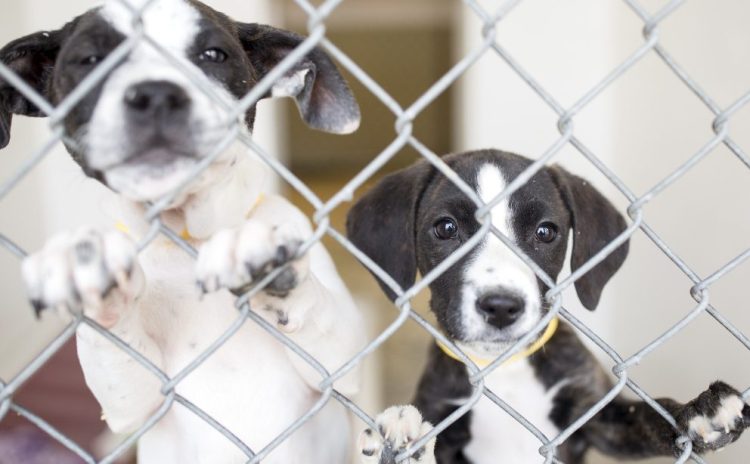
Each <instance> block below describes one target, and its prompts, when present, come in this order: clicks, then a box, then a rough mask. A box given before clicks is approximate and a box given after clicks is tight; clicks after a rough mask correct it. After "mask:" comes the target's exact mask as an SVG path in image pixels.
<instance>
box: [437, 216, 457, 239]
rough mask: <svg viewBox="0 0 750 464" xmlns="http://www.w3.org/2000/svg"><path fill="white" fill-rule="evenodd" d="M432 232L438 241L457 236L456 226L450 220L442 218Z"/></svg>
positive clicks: (454, 222)
mask: <svg viewBox="0 0 750 464" xmlns="http://www.w3.org/2000/svg"><path fill="white" fill-rule="evenodd" d="M434 230H435V236H436V237H437V238H439V239H440V240H450V239H452V238H456V235H458V224H456V221H454V220H453V219H451V218H442V219H440V220H438V222H436V223H435V226H434Z"/></svg>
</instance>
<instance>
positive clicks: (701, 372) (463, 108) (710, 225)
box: [454, 0, 750, 464]
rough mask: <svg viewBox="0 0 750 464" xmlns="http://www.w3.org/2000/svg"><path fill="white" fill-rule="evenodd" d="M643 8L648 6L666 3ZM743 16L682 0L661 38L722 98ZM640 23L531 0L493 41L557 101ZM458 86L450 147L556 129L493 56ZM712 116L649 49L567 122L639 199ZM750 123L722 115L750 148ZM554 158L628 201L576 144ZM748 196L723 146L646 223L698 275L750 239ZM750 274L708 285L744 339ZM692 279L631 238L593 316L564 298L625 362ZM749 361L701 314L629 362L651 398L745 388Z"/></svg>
mask: <svg viewBox="0 0 750 464" xmlns="http://www.w3.org/2000/svg"><path fill="white" fill-rule="evenodd" d="M483 3H484V4H487V5H490V4H497V3H498V2H497V1H487V2H483ZM644 3H646V4H647V5H648V6H649V8H656V7H658V6H659V5H661V3H663V2H644ZM657 3H658V5H657ZM749 18H750V4H748V3H747V2H743V1H741V0H732V1H723V2H685V4H684V5H683V6H682V7H681V8H680V9H679V10H678V11H677V12H676V13H675V14H674V15H673V16H672V17H670V18H669V19H668V20H667V21H665V22H664V24H663V28H662V34H661V38H662V43H663V45H664V46H665V47H666V48H667V49H668V50H669V51H670V52H671V53H672V54H673V55H674V56H675V57H676V59H677V60H678V61H679V62H680V63H682V64H683V65H684V66H685V68H686V69H687V71H688V72H689V74H690V75H692V76H693V77H694V78H695V79H696V80H697V81H698V82H699V83H700V84H701V85H702V86H703V87H704V88H705V89H706V90H707V91H708V92H709V94H711V95H712V96H713V97H714V98H716V99H717V101H718V102H719V104H720V105H721V106H723V107H726V106H727V105H729V104H730V103H731V102H732V101H733V100H734V99H737V98H739V97H740V96H741V95H742V94H743V93H744V92H746V91H747V90H748V82H750V42H749V41H748V40H747V35H746V32H747V26H746V25H747V20H748V19H749ZM642 26H643V24H642V23H641V22H640V20H639V19H638V18H637V17H636V16H635V15H634V14H633V13H632V12H631V11H630V10H629V9H628V8H627V7H626V5H625V3H624V2H601V1H599V0H564V1H560V0H540V1H536V2H522V3H521V4H520V6H518V7H517V9H516V10H514V11H513V12H512V13H511V15H510V16H509V17H508V18H507V20H506V21H504V22H502V23H501V24H500V26H499V28H498V30H499V33H498V38H499V42H500V43H501V44H503V46H504V47H505V48H506V49H508V50H509V51H510V52H511V54H512V55H513V56H514V57H515V58H516V60H517V61H518V62H520V63H521V64H522V66H524V67H525V68H526V70H527V71H529V72H530V73H531V74H532V75H533V76H535V77H536V79H537V80H538V81H539V82H540V83H541V85H542V86H544V87H545V88H546V89H547V90H548V91H549V92H550V93H551V94H552V95H553V96H555V98H556V99H557V100H558V101H559V102H560V103H561V104H562V105H571V104H572V103H573V102H575V101H576V100H577V99H578V98H579V97H580V96H582V95H583V94H584V93H585V92H586V91H587V89H589V88H591V87H592V86H593V85H594V84H596V83H597V82H598V81H599V80H600V79H601V78H603V77H604V76H605V75H606V74H607V73H608V72H609V71H610V70H612V69H613V68H614V67H615V66H616V65H617V64H619V63H620V62H622V61H623V60H624V59H625V58H626V57H627V56H628V55H629V54H630V53H632V52H633V51H635V50H636V49H637V47H638V46H640V45H641V44H642V43H643V39H642V37H641V35H640V31H641V28H642ZM463 28H464V32H463V34H462V37H463V39H462V41H461V43H459V44H458V48H459V50H463V51H464V52H466V51H467V50H470V49H471V48H472V47H476V46H477V45H478V43H479V42H478V39H479V32H478V31H479V26H478V25H477V22H476V21H475V19H474V17H473V15H472V14H471V13H470V12H469V11H468V10H467V11H466V12H465V14H464V18H463ZM459 95H460V96H461V98H459V101H458V105H459V107H460V109H459V110H458V111H456V112H455V115H454V117H455V118H456V129H457V131H458V133H457V138H458V140H459V142H458V146H457V147H456V148H457V149H468V148H480V147H487V146H493V147H500V148H504V149H507V150H512V151H516V152H519V153H521V154H525V155H527V156H531V157H538V156H540V155H541V154H542V153H543V152H544V150H546V149H547V148H548V147H549V146H550V145H551V144H552V143H553V142H554V141H555V140H556V138H557V137H558V136H559V134H558V132H557V129H556V121H557V116H556V115H555V114H554V113H553V112H552V111H551V110H550V109H549V108H548V107H546V106H545V104H544V103H543V101H542V100H541V99H540V98H539V97H537V96H536V95H535V94H534V93H533V92H532V91H531V90H530V89H529V88H528V86H526V84H525V83H524V82H523V81H521V79H520V78H519V77H518V76H517V75H515V74H514V73H513V72H512V71H511V70H510V68H509V67H508V66H506V65H505V64H504V62H503V61H502V60H501V59H500V58H499V57H497V56H494V55H492V54H489V55H488V56H486V57H485V58H483V59H482V61H481V62H480V63H479V64H478V65H477V66H475V67H474V68H472V70H471V72H470V73H469V74H468V75H467V76H466V78H465V79H464V80H463V81H462V82H461V84H460V86H459ZM712 119H713V116H712V115H711V114H710V113H709V111H707V110H706V108H705V106H703V105H702V104H701V102H700V101H699V100H698V99H697V98H696V97H695V96H693V95H692V94H691V93H690V92H689V91H688V90H687V88H686V87H684V86H683V84H682V83H681V82H680V81H679V80H678V79H677V78H676V77H675V76H674V75H673V74H672V73H671V72H670V71H669V70H668V68H667V67H666V66H665V65H664V63H663V62H661V61H660V60H659V59H658V58H657V57H656V56H655V55H654V54H653V53H652V54H650V55H648V56H647V57H646V58H645V59H644V60H643V61H642V62H640V63H639V64H638V65H636V66H635V67H634V68H633V69H632V70H631V71H630V72H628V74H627V75H626V76H624V77H623V78H621V79H619V80H618V81H617V82H616V83H615V84H614V85H612V86H611V87H610V88H608V89H607V90H605V91H604V92H603V93H602V95H601V96H600V97H598V98H597V99H596V100H595V101H594V102H592V103H591V104H590V105H589V106H587V107H586V108H585V109H584V110H583V111H582V112H581V113H580V115H579V116H577V117H576V118H575V134H576V135H577V136H578V137H579V138H580V139H581V140H582V141H583V142H584V144H585V145H587V146H588V147H589V148H591V149H592V150H593V151H594V153H596V154H597V156H599V157H600V158H601V159H602V160H603V161H604V162H605V163H606V164H607V165H608V166H610V167H611V168H612V169H614V170H615V171H616V172H617V173H618V174H619V175H620V176H621V177H622V179H623V180H624V181H625V183H626V184H628V185H629V186H630V187H631V188H632V189H633V190H634V191H635V192H636V194H637V195H640V194H643V193H644V192H645V191H646V190H648V188H649V187H650V186H652V185H654V184H655V183H657V182H658V181H659V180H660V179H662V178H664V177H665V176H667V175H668V174H669V173H670V172H671V171H672V170H674V169H675V168H676V167H677V166H679V165H680V163H682V162H684V161H685V160H687V159H688V158H689V157H690V156H691V155H693V154H694V153H695V152H696V151H697V150H698V149H699V148H700V147H701V146H702V145H703V144H705V143H706V142H707V141H708V140H709V139H710V138H711V136H712V135H713V133H712V132H711V121H712ZM748 123H750V110H747V109H745V110H743V111H740V112H739V113H738V115H737V117H736V118H734V119H732V121H731V124H730V127H731V132H732V136H733V137H734V138H735V139H736V141H737V142H738V143H739V144H740V145H742V146H744V147H745V149H748V148H750V132H749V131H748V129H750V126H749V125H748ZM556 161H558V162H560V163H562V164H563V165H565V166H567V167H569V168H570V169H571V170H573V171H574V172H577V173H579V174H582V175H584V176H587V177H589V178H590V179H591V180H592V182H593V183H594V184H595V185H596V186H598V187H599V188H600V189H602V190H604V191H605V192H606V193H607V194H608V196H609V197H610V198H612V199H613V200H615V202H616V203H617V204H618V205H620V206H621V207H623V210H624V208H625V207H626V201H625V199H624V198H623V196H622V195H620V194H619V193H618V191H617V190H616V189H614V188H612V186H611V185H609V184H608V182H607V181H606V179H605V178H604V177H603V176H601V175H600V174H598V173H597V172H596V171H595V170H594V169H592V167H591V166H590V165H589V164H588V163H587V162H586V161H585V160H584V159H583V158H582V157H581V156H580V155H579V154H578V153H577V151H576V150H575V149H573V148H572V147H570V146H568V147H566V148H565V149H564V150H562V151H561V152H560V153H559V155H558V156H557V158H556ZM749 197H750V170H748V169H747V168H746V167H744V166H743V165H742V164H740V163H739V162H738V161H737V159H736V158H734V157H733V156H732V155H731V154H730V152H729V151H728V150H727V149H726V148H724V147H721V148H718V149H716V150H715V151H714V152H713V153H711V155H710V156H709V158H707V159H706V160H704V161H703V162H702V163H700V164H699V165H698V167H697V168H696V170H695V171H693V172H691V173H689V174H688V175H687V176H685V177H684V178H683V179H682V180H680V181H679V182H678V183H677V184H675V185H674V186H673V187H672V188H670V189H669V190H667V191H666V192H665V193H664V194H663V195H660V196H659V197H658V198H657V199H656V200H654V201H653V202H652V203H651V204H649V205H647V206H646V207H645V209H644V214H645V220H646V221H647V223H649V224H650V225H651V226H652V227H653V228H654V229H655V230H656V231H657V232H658V233H659V234H660V235H662V237H663V238H664V239H665V240H666V241H667V242H668V243H669V244H670V245H671V246H672V247H673V248H674V250H675V251H676V252H677V253H679V254H680V255H681V256H682V257H683V258H684V259H685V260H686V261H687V262H688V263H689V264H690V266H691V267H693V269H694V270H695V271H696V272H698V274H699V275H701V276H704V277H705V276H707V275H708V274H710V273H711V272H713V271H714V270H716V269H718V268H719V267H721V266H722V265H723V264H724V263H726V262H728V261H729V260H730V259H731V258H732V257H734V256H736V255H738V254H740V253H741V252H742V251H744V250H746V249H747V248H748V246H750V239H749V238H748V237H750V206H748V203H747V201H746V200H747V198H749ZM748 278H750V263H747V262H746V263H745V264H744V265H743V266H741V267H739V268H737V269H736V270H735V271H734V272H733V273H731V274H730V275H728V276H727V277H725V278H724V279H722V281H720V282H718V283H717V284H716V285H715V286H714V287H713V288H712V290H711V301H712V302H713V303H714V304H715V306H716V308H718V309H719V310H720V311H721V312H722V313H723V314H724V315H725V316H727V317H728V318H729V319H730V320H732V321H733V322H734V323H735V324H736V325H737V326H738V327H739V328H740V329H742V330H744V332H745V333H746V334H747V333H750V313H748V311H747V309H748V304H747V297H746V291H745V289H746V287H745V286H746V285H747V282H748ZM690 286H691V283H690V281H689V280H688V279H687V278H686V277H685V276H684V274H682V273H681V272H680V271H679V270H677V269H676V268H675V267H674V266H673V265H672V264H671V262H670V261H669V260H668V259H667V258H666V257H664V256H663V255H662V254H661V253H660V252H659V251H658V250H657V249H656V247H655V246H654V245H653V244H652V243H651V242H650V241H649V240H648V239H647V238H646V237H645V235H644V234H642V233H638V234H636V236H635V238H634V239H633V241H632V246H631V253H630V257H629V258H628V261H627V262H626V264H625V266H624V269H623V270H622V271H621V272H620V273H619V274H618V275H617V276H616V278H615V279H614V280H613V281H612V282H611V284H610V286H609V288H608V290H607V291H606V292H605V294H604V297H603V299H602V304H601V305H600V309H599V310H598V311H597V312H595V313H588V312H586V311H585V310H583V309H582V308H581V306H580V305H579V303H578V301H577V298H576V296H575V294H574V293H572V292H567V293H566V294H565V300H564V301H565V305H566V307H569V308H570V309H572V310H573V312H574V313H575V314H576V315H577V316H579V317H581V318H582V319H583V320H584V321H585V322H586V323H587V324H589V325H590V326H591V327H593V328H595V329H596V331H597V332H598V333H599V334H600V335H601V336H603V338H604V339H605V340H606V341H608V342H609V343H610V344H611V345H612V346H613V347H614V348H615V349H617V350H618V351H619V352H620V353H621V354H622V355H623V356H624V357H627V356H629V355H632V354H633V353H635V352H636V351H637V350H638V349H639V348H640V347H642V346H644V345H645V344H647V343H648V342H649V341H651V340H653V339H654V338H656V337H657V336H658V335H659V334H660V333H662V332H663V331H665V330H666V329H667V328H668V327H670V325H671V324H672V323H674V322H676V321H677V320H678V319H679V318H680V317H681V316H683V315H685V314H686V313H687V312H688V311H690V309H692V308H693V307H694V306H695V305H696V303H695V302H694V301H693V300H692V299H691V298H690V295H689V289H690ZM598 353H600V354H601V352H600V351H599V352H598ZM749 360H750V353H749V352H748V351H747V350H746V349H745V348H744V347H743V346H742V345H741V344H740V343H738V342H737V341H736V340H735V339H733V338H732V337H731V336H730V335H729V334H728V333H727V332H726V331H724V330H723V329H722V328H720V327H719V326H718V325H717V324H716V322H715V321H714V320H713V319H711V318H709V317H706V316H701V317H699V318H698V319H697V320H696V321H695V322H694V323H693V324H691V325H690V326H689V327H688V328H687V329H686V330H685V331H683V332H682V333H680V334H679V335H678V336H676V337H675V338H674V340H672V341H671V342H669V343H668V344H667V345H665V346H664V347H662V348H660V349H658V350H657V351H656V352H655V353H653V354H652V355H650V356H648V357H647V358H646V359H645V360H644V361H643V362H642V364H641V365H640V366H638V367H636V368H634V369H632V372H631V378H633V379H634V380H636V381H637V382H638V383H639V384H640V385H641V386H642V387H644V388H646V389H647V391H649V392H650V393H652V394H653V395H654V396H657V397H658V396H673V397H675V398H677V399H679V400H688V399H690V398H691V397H693V396H694V395H696V394H697V393H698V392H700V391H702V390H703V389H704V388H705V387H706V386H707V385H708V383H709V382H711V381H713V380H715V379H717V378H721V379H725V380H727V381H729V382H730V383H733V384H734V385H736V386H737V387H738V388H747V387H748V386H750V370H748V369H747V365H748V361H749ZM607 365H608V366H611V362H609V363H607ZM748 451H750V441H748V440H747V439H745V440H742V441H741V442H740V443H739V444H737V445H736V446H732V447H730V448H729V449H727V450H726V451H724V452H722V453H720V454H717V455H715V456H711V457H710V458H709V461H710V462H712V463H726V464H729V463H732V464H735V463H738V462H745V460H746V456H747V453H748ZM540 462H541V461H540ZM594 462H600V461H594ZM601 462H604V461H601ZM607 462H609V461H607ZM655 462H665V463H666V462H673V461H672V460H663V461H655Z"/></svg>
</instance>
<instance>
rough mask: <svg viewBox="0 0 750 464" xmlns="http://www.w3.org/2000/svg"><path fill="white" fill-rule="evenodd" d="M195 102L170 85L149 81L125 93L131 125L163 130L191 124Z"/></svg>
mask: <svg viewBox="0 0 750 464" xmlns="http://www.w3.org/2000/svg"><path fill="white" fill-rule="evenodd" d="M191 103H192V102H191V100H190V97H188V94H187V93H186V92H185V90H184V89H183V88H182V87H180V86H178V85H177V84H174V83H172V82H167V81H147V82H141V83H139V84H135V85H133V86H131V87H130V88H128V90H126V91H125V97H124V104H125V109H126V114H127V118H128V122H129V123H130V124H131V125H134V126H142V127H151V128H153V127H154V126H156V127H157V128H160V129H162V130H165V129H168V128H169V127H177V126H183V127H184V125H185V124H187V121H188V117H189V116H190V107H191Z"/></svg>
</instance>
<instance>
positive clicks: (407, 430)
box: [357, 406, 436, 464]
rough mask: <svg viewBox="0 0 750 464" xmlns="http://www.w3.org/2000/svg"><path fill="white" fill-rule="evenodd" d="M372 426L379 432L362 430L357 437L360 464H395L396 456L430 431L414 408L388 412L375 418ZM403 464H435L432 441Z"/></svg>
mask: <svg viewBox="0 0 750 464" xmlns="http://www.w3.org/2000/svg"><path fill="white" fill-rule="evenodd" d="M375 423H376V424H377V426H378V429H379V430H372V429H365V430H363V431H362V433H361V434H360V435H359V440H358V445H357V450H358V452H359V456H360V462H362V464H392V463H395V462H396V461H395V458H396V456H398V454H399V453H401V452H402V451H404V450H405V449H407V448H408V447H409V446H411V445H412V444H413V443H415V442H416V441H417V440H419V439H420V438H421V437H423V436H424V435H425V434H427V433H428V432H429V431H430V430H432V425H430V423H429V422H424V421H422V415H421V414H420V413H419V411H418V410H417V408H415V407H414V406H393V407H391V408H388V409H386V410H385V411H384V412H383V413H381V414H380V415H378V417H376V418H375ZM402 463H405V464H435V463H436V461H435V439H434V438H433V439H432V440H430V441H429V442H427V445H426V446H425V447H424V448H422V449H420V450H418V451H417V452H415V453H414V454H412V455H411V456H410V457H409V459H407V460H405V461H402Z"/></svg>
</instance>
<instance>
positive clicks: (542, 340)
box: [437, 318, 560, 369]
mask: <svg viewBox="0 0 750 464" xmlns="http://www.w3.org/2000/svg"><path fill="white" fill-rule="evenodd" d="M559 325H560V320H559V319H558V318H554V319H552V320H551V321H550V323H549V325H548V326H547V329H546V330H545V331H544V333H543V334H542V336H541V337H539V339H537V341H535V342H534V343H532V344H531V345H529V347H528V348H526V349H525V350H523V351H520V352H518V353H516V354H514V355H513V356H511V357H510V358H508V359H506V360H505V362H504V363H502V364H501V365H503V366H504V365H507V364H510V363H513V362H516V361H520V360H522V359H525V358H528V357H529V356H531V355H532V354H534V353H536V352H537V351H539V350H540V349H542V347H544V345H545V344H547V342H548V341H549V340H550V339H551V338H552V336H553V335H555V332H556V331H557V327H558V326H559ZM437 346H438V347H440V349H441V350H443V353H445V354H447V355H448V356H450V357H451V358H453V359H455V360H456V361H460V362H463V361H462V360H461V358H459V357H458V355H457V354H456V353H454V352H453V350H451V349H450V348H448V347H447V346H446V345H445V344H444V343H442V342H441V341H440V340H438V341H437ZM467 357H468V358H469V359H470V360H471V362H473V363H474V364H476V365H477V366H478V367H479V368H482V369H484V368H485V367H487V366H489V365H490V364H491V363H492V361H493V359H483V358H477V357H474V356H470V355H467Z"/></svg>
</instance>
